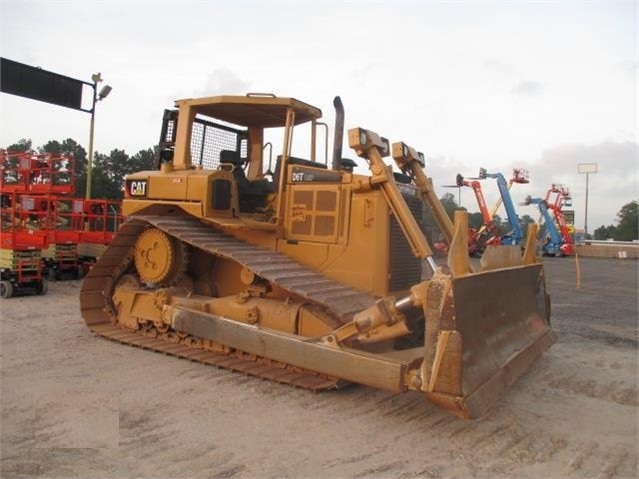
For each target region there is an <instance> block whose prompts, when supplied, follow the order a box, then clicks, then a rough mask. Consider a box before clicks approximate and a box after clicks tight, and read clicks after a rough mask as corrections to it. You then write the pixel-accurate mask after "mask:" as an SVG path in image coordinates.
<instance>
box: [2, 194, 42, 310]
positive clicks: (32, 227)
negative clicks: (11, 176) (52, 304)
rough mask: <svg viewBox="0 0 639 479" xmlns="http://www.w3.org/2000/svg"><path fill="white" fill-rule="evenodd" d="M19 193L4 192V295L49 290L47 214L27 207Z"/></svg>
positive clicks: (38, 292)
mask: <svg viewBox="0 0 639 479" xmlns="http://www.w3.org/2000/svg"><path fill="white" fill-rule="evenodd" d="M19 198H20V197H19V196H18V195H17V193H4V192H2V193H1V194H0V217H1V218H2V230H1V232H0V297H2V298H10V297H12V296H17V295H20V294H28V293H32V294H33V293H34V294H45V293H46V292H47V281H46V279H45V278H44V277H43V275H42V269H43V262H42V250H43V249H46V248H47V247H48V246H49V233H48V221H49V218H48V216H47V215H46V214H40V213H37V212H30V211H26V210H23V209H22V207H21V204H20V201H19Z"/></svg>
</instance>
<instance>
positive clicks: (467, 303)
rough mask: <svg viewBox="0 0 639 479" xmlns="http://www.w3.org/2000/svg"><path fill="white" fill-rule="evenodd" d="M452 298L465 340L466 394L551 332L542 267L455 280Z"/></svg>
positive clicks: (488, 272)
mask: <svg viewBox="0 0 639 479" xmlns="http://www.w3.org/2000/svg"><path fill="white" fill-rule="evenodd" d="M453 297H454V298H455V301H454V308H455V321H456V325H457V329H458V331H460V333H461V334H462V337H463V338H464V357H463V362H464V364H463V371H464V377H463V384H462V389H463V393H464V396H466V395H468V394H471V393H473V392H474V391H475V390H476V389H477V388H479V387H480V386H481V385H482V384H484V383H487V382H488V381H490V380H491V378H492V377H493V375H495V374H496V373H497V372H498V371H500V370H502V369H503V368H505V367H506V366H507V365H508V364H509V362H510V361H511V360H513V358H514V357H516V356H517V355H519V354H522V352H524V351H525V350H526V349H528V348H534V347H535V346H534V345H535V343H536V342H537V341H538V340H540V339H541V338H542V337H543V336H544V335H546V334H548V333H550V332H551V329H550V323H549V319H548V318H549V316H550V311H548V304H547V298H546V291H545V283H544V281H543V269H542V265H541V264H534V265H529V266H521V267H516V268H507V269H502V270H494V271H487V272H483V273H477V274H475V275H471V276H465V277H461V278H455V279H454V280H453ZM514 373H515V372H514V371H513V375H515V374H514ZM509 382H510V381H509Z"/></svg>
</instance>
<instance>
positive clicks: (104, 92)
mask: <svg viewBox="0 0 639 479" xmlns="http://www.w3.org/2000/svg"><path fill="white" fill-rule="evenodd" d="M91 79H92V80H93V103H92V106H91V126H90V127H89V163H88V164H87V188H86V194H85V198H86V199H91V173H92V170H93V132H94V130H95V105H96V103H97V102H99V101H101V100H104V99H105V98H106V97H107V96H109V93H111V90H112V88H111V87H110V86H109V85H104V86H103V87H102V90H100V93H99V94H98V83H100V82H101V81H102V75H101V74H100V73H94V74H93V75H92V76H91Z"/></svg>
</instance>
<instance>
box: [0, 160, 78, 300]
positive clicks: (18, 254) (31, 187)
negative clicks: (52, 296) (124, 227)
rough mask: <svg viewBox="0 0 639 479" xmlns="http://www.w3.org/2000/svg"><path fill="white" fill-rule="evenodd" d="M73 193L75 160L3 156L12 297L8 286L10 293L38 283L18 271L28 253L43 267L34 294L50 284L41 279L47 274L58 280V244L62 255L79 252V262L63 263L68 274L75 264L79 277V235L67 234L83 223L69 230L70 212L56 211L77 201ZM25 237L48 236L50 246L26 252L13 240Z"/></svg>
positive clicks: (0, 179) (0, 189)
mask: <svg viewBox="0 0 639 479" xmlns="http://www.w3.org/2000/svg"><path fill="white" fill-rule="evenodd" d="M74 191H75V168H74V161H73V157H71V156H69V155H59V154H53V153H35V152H32V151H26V152H17V151H16V152H12V151H7V150H0V193H1V194H2V198H3V201H4V207H3V214H4V216H5V217H7V218H9V217H10V218H13V223H12V224H11V225H9V223H6V226H5V227H6V228H8V229H7V231H6V235H5V237H6V238H7V239H6V240H5V241H4V242H3V243H2V252H1V254H2V256H3V257H4V258H5V259H4V260H3V266H4V270H5V276H6V277H7V278H10V279H6V281H9V282H11V285H12V287H13V288H12V291H9V289H8V286H7V284H4V286H5V289H6V290H7V292H8V293H9V292H10V293H12V294H13V293H14V292H15V293H17V292H18V291H22V290H26V289H27V286H31V285H32V284H33V283H34V281H33V280H27V276H26V275H25V270H24V268H22V272H21V271H18V268H19V264H20V261H22V262H23V263H24V261H26V260H24V259H23V257H24V256H25V255H26V253H25V251H28V252H30V254H31V255H32V256H33V257H35V255H38V258H40V259H39V260H38V262H39V263H40V265H41V267H40V269H39V272H38V275H39V276H40V280H39V281H40V286H38V287H37V288H35V289H36V292H39V291H41V290H44V291H46V282H45V281H44V279H42V275H43V273H44V274H45V276H47V277H49V278H55V277H56V276H57V271H58V270H59V267H57V266H56V264H57V263H59V258H58V257H57V252H58V250H59V249H60V248H59V247H58V246H57V245H58V242H62V243H61V244H64V245H66V246H65V247H64V248H63V249H65V248H66V249H67V250H69V249H72V248H75V253H74V258H75V259H71V260H69V259H68V254H67V255H66V257H65V259H64V260H63V263H64V266H65V268H64V269H65V270H66V269H69V267H68V266H69V263H72V262H75V266H74V269H73V271H75V272H76V274H77V271H79V269H78V267H77V266H78V263H77V261H78V259H77V258H78V255H77V243H78V241H79V235H80V231H75V232H72V231H70V230H69V228H75V227H76V226H77V227H80V228H81V226H82V221H81V219H80V221H79V222H77V221H76V222H74V223H73V225H72V226H71V223H70V222H69V220H70V218H69V214H68V213H67V209H66V208H62V207H58V206H62V203H64V202H67V201H68V200H70V201H72V199H71V198H70V195H73V193H74ZM79 201H80V202H81V201H82V200H79ZM61 202H62V203H61ZM76 208H79V213H78V217H79V218H81V215H82V207H81V206H77V207H76ZM65 224H66V225H67V226H65V227H64V228H62V227H61V225H65ZM3 225H4V223H3ZM61 229H62V230H64V231H61ZM24 235H31V236H32V237H40V236H44V237H46V242H44V243H38V242H37V241H36V243H37V244H35V245H34V244H30V246H29V248H28V249H22V247H23V246H26V244H25V242H24V241H23V242H22V243H19V242H16V241H15V239H17V238H21V237H22V236H24ZM12 238H13V239H12ZM74 241H75V246H69V245H73V242H74ZM33 261H35V260H33ZM33 261H32V262H33ZM52 270H53V271H54V273H53V274H52V273H51V271H52ZM43 285H44V286H43ZM29 289H33V288H29ZM9 296H11V294H9ZM6 297H8V296H6Z"/></svg>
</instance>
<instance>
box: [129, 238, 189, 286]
mask: <svg viewBox="0 0 639 479" xmlns="http://www.w3.org/2000/svg"><path fill="white" fill-rule="evenodd" d="M134 262H135V269H136V270H137V272H138V274H139V275H140V279H141V281H142V282H143V283H146V284H148V285H154V286H158V285H172V284H175V283H177V281H179V279H180V277H181V275H182V273H183V272H184V271H185V269H186V251H185V247H184V245H183V244H182V243H181V242H180V241H179V240H177V239H175V238H173V237H171V236H169V235H168V234H166V233H165V232H164V231H162V230H159V229H157V228H149V229H147V230H145V231H144V232H142V234H141V235H140V236H139V237H138V239H137V241H136V243H135V259H134Z"/></svg>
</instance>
